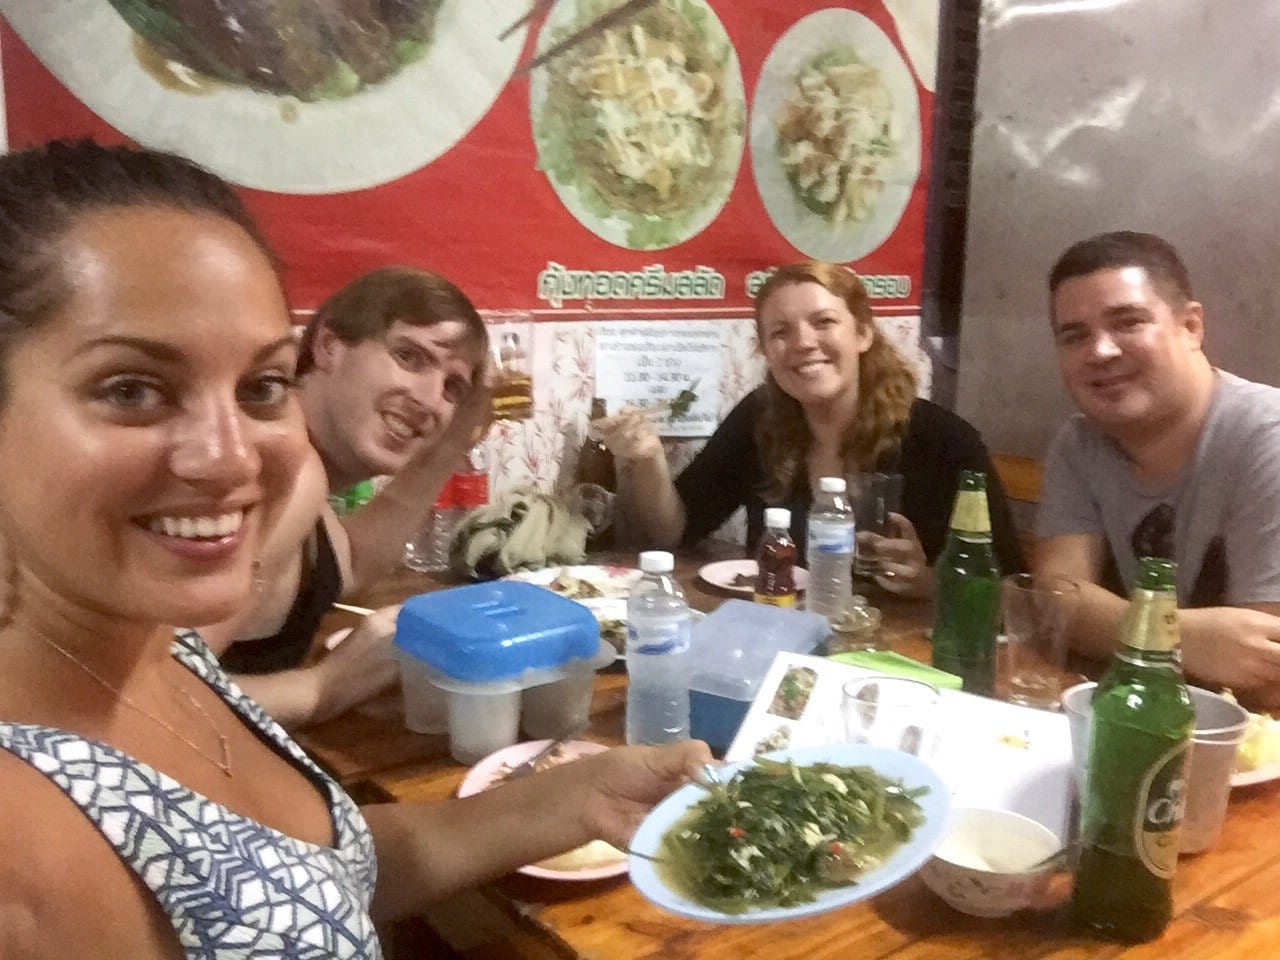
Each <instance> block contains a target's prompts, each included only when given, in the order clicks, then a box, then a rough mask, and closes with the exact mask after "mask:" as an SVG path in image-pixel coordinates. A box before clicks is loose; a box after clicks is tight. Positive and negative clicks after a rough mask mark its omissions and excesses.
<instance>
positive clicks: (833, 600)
mask: <svg viewBox="0 0 1280 960" xmlns="http://www.w3.org/2000/svg"><path fill="white" fill-rule="evenodd" d="M853 534H854V524H853V508H852V507H850V506H849V500H848V498H847V497H846V496H845V483H844V480H843V479H842V478H840V477H823V478H822V479H821V480H819V481H818V497H817V499H816V500H814V501H813V507H812V508H811V509H810V510H809V527H808V540H809V543H808V546H807V548H806V553H805V556H806V557H807V559H808V564H809V590H808V593H807V595H806V599H805V607H806V609H808V610H812V611H813V612H814V613H820V614H822V615H823V616H824V617H826V618H827V620H828V621H831V620H834V619H836V618H837V617H838V616H839V615H840V613H841V612H842V611H843V610H844V607H845V603H846V602H847V600H848V597H849V595H850V593H851V592H852V578H853V557H854V540H853Z"/></svg>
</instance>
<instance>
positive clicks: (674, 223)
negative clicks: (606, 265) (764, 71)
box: [529, 0, 746, 250]
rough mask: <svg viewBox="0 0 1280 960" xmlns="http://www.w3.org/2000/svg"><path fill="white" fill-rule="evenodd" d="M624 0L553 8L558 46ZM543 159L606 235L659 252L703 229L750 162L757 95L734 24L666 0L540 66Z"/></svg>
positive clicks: (532, 95)
mask: <svg viewBox="0 0 1280 960" xmlns="http://www.w3.org/2000/svg"><path fill="white" fill-rule="evenodd" d="M616 5H617V4H616V3H614V2H613V0H578V2H576V3H557V4H556V5H555V6H553V7H552V8H551V13H550V14H549V15H548V16H547V20H546V23H545V24H544V25H543V28H542V31H541V32H540V34H539V35H538V49H539V50H546V49H547V48H549V47H550V46H551V45H552V44H553V43H556V42H557V41H559V40H560V39H562V38H563V37H565V36H567V35H568V34H569V33H571V32H572V31H573V30H575V29H577V28H578V27H579V26H581V25H582V24H583V23H585V22H586V21H587V20H590V19H592V18H593V17H595V16H596V15H597V14H600V13H604V12H606V11H608V10H610V9H612V8H613V7H615V6H616ZM529 113H530V122H531V124H532V127H533V140H534V143H535V145H536V146H537V150H538V168H539V169H540V170H542V171H543V173H545V174H546V176H547V179H548V180H549V181H550V183H551V186H552V189H554V190H555V192H556V195H557V196H558V197H559V198H560V202H561V203H563V204H564V205H565V208H566V209H568V211H569V212H570V213H572V214H573V215H574V217H576V218H577V220H578V221H579V222H580V223H581V224H582V225H583V226H585V227H586V228H587V229H588V230H590V231H591V232H592V233H594V234H595V235H596V236H598V237H602V238H603V239H605V240H607V241H609V242H610V243H612V244H615V245H616V246H620V247H626V248H628V249H631V250H659V249H662V248H664V247H670V246H674V245H675V244H677V243H683V242H684V241H686V240H688V239H689V238H690V237H693V236H694V235H696V234H698V233H699V232H701V231H702V230H703V229H704V228H705V227H706V226H707V225H708V224H710V223H711V221H712V220H714V219H715V217H716V215H717V214H718V213H719V212H720V210H721V209H722V208H723V207H724V205H725V203H726V201H727V200H728V199H729V194H730V192H731V191H732V189H733V184H734V181H735V180H736V179H737V175H738V167H739V166H740V164H741V162H742V150H743V144H744V141H745V127H746V120H745V118H746V94H745V92H744V90H743V85H742V70H741V68H740V66H739V64H738V55H737V53H736V52H735V51H734V49H733V45H732V43H730V41H729V36H728V34H727V33H726V32H725V29H724V26H723V25H722V24H721V23H720V20H719V18H717V17H716V15H715V13H714V12H713V11H712V9H711V7H710V6H708V5H707V3H706V2H705V0H661V2H659V3H655V4H653V5H652V6H650V7H648V8H646V9H644V10H641V11H640V12H639V13H638V14H636V16H635V17H634V18H632V19H631V20H630V21H629V22H628V23H627V24H625V25H623V26H622V27H619V28H616V29H611V30H606V31H605V32H604V33H603V34H601V35H599V36H598V37H594V38H592V39H590V40H587V41H585V42H583V43H581V44H578V45H577V46H576V47H573V48H571V49H570V50H569V51H568V52H567V53H564V54H562V55H560V56H558V57H555V58H554V59H552V60H551V61H550V62H549V63H548V64H547V65H546V66H544V67H541V68H539V69H537V70H535V71H534V72H533V74H532V75H531V76H530V80H529Z"/></svg>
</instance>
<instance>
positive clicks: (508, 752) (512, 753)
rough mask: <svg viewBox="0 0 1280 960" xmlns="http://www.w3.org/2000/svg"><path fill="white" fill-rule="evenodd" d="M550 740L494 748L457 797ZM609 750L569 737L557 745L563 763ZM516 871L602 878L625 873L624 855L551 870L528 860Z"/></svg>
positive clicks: (477, 788)
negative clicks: (609, 860)
mask: <svg viewBox="0 0 1280 960" xmlns="http://www.w3.org/2000/svg"><path fill="white" fill-rule="evenodd" d="M550 743H551V741H550V740H530V741H529V742H528V743H516V744H512V745H511V746H509V747H503V748H502V749H501V750H496V751H494V752H493V753H491V754H489V756H487V757H485V758H484V759H483V760H481V761H480V762H479V763H477V764H476V765H475V766H474V767H472V768H471V769H470V770H469V771H468V772H467V775H466V777H465V778H464V779H463V781H462V784H461V786H459V787H458V796H460V797H469V796H471V795H472V794H475V793H480V792H481V791H483V790H487V789H488V788H489V787H490V786H492V785H493V784H494V782H495V781H497V779H498V778H499V777H500V776H501V775H502V768H503V767H514V766H517V765H519V764H521V763H524V761H526V760H528V759H529V758H530V757H532V756H534V755H535V754H536V753H537V752H538V751H539V750H542V749H543V748H544V747H546V746H548V745H549V744H550ZM608 749H609V748H608V747H606V746H604V745H602V744H599V743H589V742H588V741H586V740H570V741H569V742H568V743H566V744H565V745H564V746H563V747H561V748H560V752H561V754H562V756H564V757H565V762H568V761H569V760H576V759H577V758H578V757H585V756H587V755H589V754H592V753H603V752H604V751H605V750H608ZM518 872H519V873H523V874H525V875H526V876H530V877H541V878H542V879H545V880H603V879H605V878H606V877H616V876H619V875H620V874H624V873H626V872H627V858H626V855H625V854H621V855H620V859H618V860H617V861H616V862H614V863H606V864H604V865H602V866H598V867H587V868H584V869H582V870H552V869H549V868H547V867H542V866H539V865H538V864H536V863H531V864H529V865H528V866H527V867H521V868H520V870H519V871H518Z"/></svg>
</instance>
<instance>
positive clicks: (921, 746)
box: [841, 674, 940, 759]
mask: <svg viewBox="0 0 1280 960" xmlns="http://www.w3.org/2000/svg"><path fill="white" fill-rule="evenodd" d="M939 697H940V694H939V692H938V688H937V687H934V686H931V685H930V684H927V683H924V682H923V681H920V680H908V679H906V678H905V677H893V676H887V675H879V674H878V675H875V676H870V677H864V678H862V679H860V680H850V681H849V682H848V683H846V684H845V685H844V700H843V703H842V705H841V708H842V711H843V713H844V725H845V735H846V736H847V737H848V738H849V739H850V740H853V741H855V742H857V743H868V744H871V745H872V746H876V747H886V748H887V749H889V750H899V751H901V752H902V753H909V754H911V755H912V756H915V757H920V758H921V759H928V758H929V757H931V756H932V755H933V748H934V743H935V740H936V738H937V727H936V723H935V715H936V713H937V707H938V700H939Z"/></svg>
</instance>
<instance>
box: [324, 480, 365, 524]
mask: <svg viewBox="0 0 1280 960" xmlns="http://www.w3.org/2000/svg"><path fill="white" fill-rule="evenodd" d="M376 492H377V491H376V490H375V489H374V485H373V481H372V480H361V481H360V482H359V483H357V484H356V485H355V486H353V487H351V488H350V489H348V490H344V491H343V492H342V493H335V494H330V496H329V506H331V507H333V512H334V513H336V514H337V515H338V516H340V517H345V516H349V515H350V514H353V513H355V512H356V511H357V510H359V509H360V508H361V507H363V506H364V505H365V504H366V503H368V502H369V501H370V500H372V499H373V496H374V494H375V493H376Z"/></svg>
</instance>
